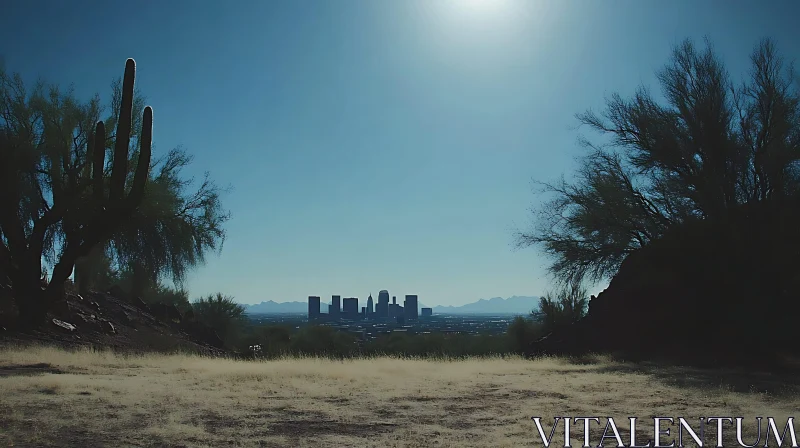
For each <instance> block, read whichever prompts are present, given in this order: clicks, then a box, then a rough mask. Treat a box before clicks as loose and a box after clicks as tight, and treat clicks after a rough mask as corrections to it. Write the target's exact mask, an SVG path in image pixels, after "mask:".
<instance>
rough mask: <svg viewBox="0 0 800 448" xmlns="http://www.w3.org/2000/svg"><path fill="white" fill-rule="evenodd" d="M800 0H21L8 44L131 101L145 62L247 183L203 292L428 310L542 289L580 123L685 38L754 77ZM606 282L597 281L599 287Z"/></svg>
mask: <svg viewBox="0 0 800 448" xmlns="http://www.w3.org/2000/svg"><path fill="white" fill-rule="evenodd" d="M799 6H800V5H799V4H798V3H797V2H790V1H784V2H777V1H776V2H744V1H726V2H722V1H706V2H690V1H675V2H655V1H649V2H648V1H610V0H609V1H595V2H589V1H583V2H578V1H548V2H540V1H522V0H518V1H514V0H494V1H493V0H463V1H458V0H428V1H415V0H408V1H388V0H385V1H368V0H363V1H356V0H329V1H308V0H292V1H288V0H287V1H277V0H275V1H272V0H259V1H236V2H233V1H232V2H211V1H204V0H195V1H182V0H181V1H179V0H169V1H158V2H157V1H141V2H122V1H107V2H85V1H70V2H64V1H61V0H58V1H46V2H45V1H37V0H25V1H16V2H7V4H6V5H4V7H3V8H4V13H3V15H2V16H0V41H2V42H4V43H5V44H4V45H3V46H2V47H0V54H1V55H2V57H3V58H4V59H5V63H6V68H7V69H8V70H9V71H15V72H19V73H21V74H22V75H23V77H24V78H25V79H26V80H29V81H32V80H34V79H36V78H37V77H42V78H44V79H46V80H48V81H51V82H54V83H59V84H63V85H66V84H70V83H72V84H73V85H74V87H75V91H76V93H77V94H78V95H79V96H80V97H83V98H88V97H89V96H90V95H91V94H93V93H100V94H101V96H102V97H103V98H104V99H105V98H108V97H109V95H110V83H111V81H112V80H113V79H114V78H116V77H118V76H120V75H121V73H122V70H123V67H124V63H125V59H126V58H128V57H133V58H134V59H136V61H137V70H138V71H137V80H136V81H137V87H138V88H140V89H141V90H142V92H143V93H144V94H145V95H146V96H147V97H148V104H150V105H152V106H153V108H154V115H155V125H154V143H155V145H156V151H157V152H158V153H160V154H163V153H164V152H166V151H167V150H169V149H170V148H172V147H175V146H177V145H183V146H184V147H185V148H186V149H187V150H189V151H190V152H191V153H192V154H193V155H194V156H195V160H194V163H193V165H192V170H191V173H192V174H195V175H198V176H199V175H201V174H202V173H203V172H204V171H210V172H211V174H212V177H213V178H214V179H215V180H216V181H217V182H219V183H220V184H223V185H227V184H230V185H231V186H232V187H233V188H234V189H233V191H232V192H231V193H229V194H227V195H226V196H225V197H224V204H225V206H226V207H227V208H228V209H229V210H230V211H231V213H232V219H231V221H230V222H229V225H228V232H229V235H228V239H227V241H226V242H225V246H224V249H223V251H222V253H221V254H220V255H219V256H217V255H211V256H210V257H209V259H208V263H207V264H206V265H205V266H203V267H201V268H199V269H197V270H196V271H194V272H193V273H192V274H191V275H190V277H189V279H188V283H187V285H188V289H189V290H190V292H191V294H192V297H197V296H199V295H201V294H206V293H211V292H216V291H222V292H224V293H226V294H231V295H234V296H235V297H236V299H237V300H239V301H240V302H242V303H256V302H260V301H262V300H275V301H279V302H282V301H292V300H304V299H305V297H307V296H308V295H319V296H322V297H325V298H329V297H330V295H331V294H340V295H342V296H353V297H361V298H362V299H364V298H366V296H367V295H368V294H369V293H370V292H372V294H373V296H375V297H377V293H378V290H380V289H388V290H389V292H390V294H392V295H397V296H398V297H402V296H404V295H405V294H418V295H419V300H420V301H421V302H422V303H425V304H428V305H457V304H463V303H467V302H472V301H475V300H477V299H479V298H489V297H494V296H503V297H508V296H511V295H539V294H540V293H542V292H544V291H545V290H547V289H548V288H549V284H550V282H549V278H548V276H547V274H546V271H545V269H544V268H545V266H546V260H545V259H543V258H542V256H541V254H540V253H539V252H538V251H537V250H536V249H527V250H521V251H514V250H512V243H513V232H514V230H515V229H517V228H525V227H526V226H528V224H529V223H530V218H531V215H530V211H529V209H530V208H531V206H535V204H536V203H537V201H538V200H539V199H537V197H536V196H535V195H534V194H533V192H532V185H531V180H532V179H534V178H535V179H541V180H552V179H554V178H557V177H558V176H560V175H561V174H562V173H569V172H570V171H571V170H572V169H573V168H574V166H575V165H574V158H575V157H576V156H578V155H579V154H580V153H581V150H580V148H579V147H578V145H577V144H576V140H577V138H578V136H579V130H578V129H576V121H575V119H574V114H575V113H576V112H581V111H584V110H585V109H587V108H590V107H591V108H599V107H601V106H602V104H603V100H604V97H605V96H607V95H610V94H611V93H613V92H620V93H622V94H623V95H628V94H631V93H632V92H633V91H634V89H635V88H636V87H637V86H638V85H640V84H647V85H650V86H653V87H656V84H655V79H654V76H653V73H654V71H655V70H657V69H659V68H660V67H661V66H662V65H663V64H664V63H665V62H666V59H667V57H668V56H669V53H670V50H671V48H672V46H673V45H675V44H677V43H678V42H680V41H681V40H682V39H684V38H687V37H689V38H694V39H696V40H697V41H698V43H699V40H700V39H701V38H702V37H703V36H704V35H708V36H709V37H711V39H712V40H713V42H714V44H715V47H716V49H717V50H718V51H719V53H720V54H721V55H722V56H723V58H724V59H725V60H726V61H727V62H728V68H729V70H730V72H731V74H732V75H733V76H734V77H739V76H741V75H742V74H744V73H746V70H747V69H748V66H747V62H748V59H747V58H748V55H749V52H750V50H751V49H752V47H753V45H754V44H755V43H756V42H757V41H758V39H760V38H761V37H765V36H771V37H773V38H775V39H776V40H777V42H778V45H779V48H780V49H781V50H782V51H783V52H784V54H786V55H787V56H789V57H790V58H795V57H797V56H799V55H800V51H798V50H800V39H798V37H800V31H798V30H800V28H798V26H797V17H798V16H800V14H799V13H800V7H799ZM602 286H604V285H597V286H596V287H595V288H593V291H597V289H598V288H601V287H602Z"/></svg>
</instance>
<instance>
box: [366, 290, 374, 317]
mask: <svg viewBox="0 0 800 448" xmlns="http://www.w3.org/2000/svg"><path fill="white" fill-rule="evenodd" d="M373 311H374V310H373V309H372V294H370V295H369V298H368V299H367V316H369V315H371V314H372V312H373Z"/></svg>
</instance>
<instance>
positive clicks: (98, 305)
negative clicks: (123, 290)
mask: <svg viewBox="0 0 800 448" xmlns="http://www.w3.org/2000/svg"><path fill="white" fill-rule="evenodd" d="M90 305H92V306H93V307H95V308H97V309H98V310H99V309H100V304H99V303H97V302H92V303H90Z"/></svg>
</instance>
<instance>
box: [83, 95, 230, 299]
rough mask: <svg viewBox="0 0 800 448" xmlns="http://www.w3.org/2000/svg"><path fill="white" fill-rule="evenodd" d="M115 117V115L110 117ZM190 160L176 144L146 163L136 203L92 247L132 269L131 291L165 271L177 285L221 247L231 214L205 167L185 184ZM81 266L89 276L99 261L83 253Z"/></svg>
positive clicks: (139, 102) (138, 292) (139, 291)
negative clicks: (198, 177)
mask: <svg viewBox="0 0 800 448" xmlns="http://www.w3.org/2000/svg"><path fill="white" fill-rule="evenodd" d="M120 98H121V90H120V83H119V82H116V83H115V84H114V85H113V96H112V106H114V105H116V104H118V103H119V101H120ZM134 104H135V107H144V106H143V105H144V100H143V97H142V96H141V95H138V94H137V95H136V96H135V98H134ZM114 119H115V117H114V116H112V117H111V118H110V120H114ZM191 161H192V158H191V156H190V155H188V154H187V153H186V151H185V150H183V149H182V148H175V149H173V150H171V151H169V153H167V155H166V156H165V157H164V158H163V159H161V160H157V161H156V162H155V163H154V164H153V166H152V167H151V173H152V174H151V177H150V180H149V182H148V184H147V188H146V189H145V194H144V197H143V199H142V203H141V205H140V207H139V208H138V209H137V210H136V212H135V213H134V214H133V215H132V216H131V217H130V219H128V220H127V221H125V223H123V225H122V226H121V227H120V228H119V229H118V230H117V231H116V232H115V233H114V234H113V235H112V237H111V238H110V239H109V240H108V242H107V244H105V245H104V246H103V247H102V248H97V249H96V250H98V251H105V252H106V256H107V257H108V258H112V259H113V260H114V262H115V264H116V265H117V266H118V268H119V269H124V270H127V271H129V272H130V273H131V274H132V275H133V277H132V278H131V282H130V283H129V287H130V289H129V292H130V293H131V295H133V296H144V294H145V290H147V289H148V285H155V284H157V283H159V282H160V280H161V278H162V277H164V276H168V277H171V280H172V282H173V283H174V284H175V285H177V286H178V287H179V289H180V287H181V286H182V284H183V280H184V279H185V276H186V273H187V271H188V270H189V269H191V268H192V267H194V266H196V265H198V264H201V263H203V262H204V259H205V254H206V252H207V251H209V250H215V249H218V248H221V246H222V244H223V242H224V239H225V231H224V228H223V224H224V223H225V222H226V221H227V220H228V219H229V218H230V214H229V213H227V212H226V211H225V210H223V209H222V204H221V201H220V195H221V193H222V191H223V190H222V189H220V188H219V187H218V186H217V185H216V184H215V183H214V182H213V181H212V180H211V178H210V176H209V173H207V172H206V173H205V175H204V178H203V180H202V182H201V183H200V185H199V187H198V188H197V189H195V190H190V188H191V186H192V184H193V183H194V179H191V178H189V179H186V178H184V177H183V176H182V172H181V171H182V170H183V168H185V167H186V166H188V165H189V164H190V163H191ZM99 258H100V257H96V258H95V260H97V259H99ZM82 261H83V260H82ZM81 267H82V269H81V270H80V272H85V273H86V275H89V276H91V275H92V273H93V272H94V271H95V270H96V269H98V268H101V267H102V265H98V264H97V263H93V260H92V259H86V260H85V265H82V266H81ZM76 277H78V273H77V272H76ZM87 280H90V278H87ZM79 283H81V284H80V285H79V286H80V288H81V289H82V290H84V291H85V290H88V288H89V286H90V285H89V283H90V282H89V281H84V282H79Z"/></svg>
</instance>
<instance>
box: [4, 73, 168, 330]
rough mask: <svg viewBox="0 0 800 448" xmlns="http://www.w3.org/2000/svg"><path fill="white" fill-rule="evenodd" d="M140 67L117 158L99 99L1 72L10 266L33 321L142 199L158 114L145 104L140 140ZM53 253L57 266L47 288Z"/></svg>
mask: <svg viewBox="0 0 800 448" xmlns="http://www.w3.org/2000/svg"><path fill="white" fill-rule="evenodd" d="M135 70H136V68H135V63H134V61H133V59H128V61H127V62H126V66H125V75H124V78H123V83H122V95H121V101H120V108H119V113H118V117H119V118H118V120H117V123H116V125H117V131H116V139H115V142H114V147H113V151H112V152H111V156H112V157H111V160H110V163H109V166H106V163H105V161H106V151H107V150H110V149H111V148H110V147H109V145H108V142H109V140H108V139H106V131H105V124H104V123H103V122H102V121H99V122H98V121H97V118H98V116H99V106H98V104H99V101H98V99H97V98H96V97H95V98H94V99H93V100H91V101H90V102H89V103H86V104H81V103H79V102H77V101H76V100H75V99H74V98H73V96H72V93H71V92H68V93H66V94H65V93H62V92H60V91H59V90H58V89H57V88H56V87H50V88H49V90H48V92H45V89H44V87H45V86H44V84H42V83H39V84H37V85H36V87H35V88H34V89H33V91H32V92H31V93H30V94H28V93H27V92H26V90H25V87H24V84H23V83H22V80H21V78H20V77H19V76H18V75H17V76H15V77H9V76H7V75H6V74H5V72H2V73H0V170H1V171H0V182H2V184H1V185H0V191H3V194H2V195H0V266H2V270H3V271H5V272H7V273H8V276H9V278H10V279H11V283H12V288H13V291H14V297H15V302H16V304H17V308H18V309H19V313H20V323H21V324H22V326H23V327H33V326H37V325H39V324H40V323H42V322H43V321H44V317H45V315H46V312H47V307H48V306H49V304H50V303H51V302H53V301H54V300H56V299H57V298H58V297H59V296H60V295H61V294H63V285H64V282H65V281H66V280H67V278H68V277H69V276H70V275H71V274H72V271H73V268H74V266H75V261H76V260H77V259H78V258H79V257H81V256H85V255H88V254H89V252H90V251H91V249H92V248H93V247H95V246H96V245H98V244H99V243H101V242H102V241H104V240H106V239H107V238H109V237H110V236H111V235H112V234H113V232H114V231H115V230H116V229H117V228H118V227H119V226H120V224H121V223H122V222H124V221H125V220H126V219H128V218H129V217H130V216H131V215H132V214H133V212H134V211H135V210H136V209H137V207H138V206H139V203H140V202H141V200H142V197H143V195H144V190H145V184H146V183H147V179H148V176H149V167H150V153H151V141H152V122H153V112H152V109H151V108H149V107H146V108H144V111H143V115H142V121H141V132H140V133H139V135H138V137H136V138H134V139H131V129H132V123H133V121H134V119H133V116H132V106H133V90H134V78H135ZM95 122H96V123H97V124H96V126H95V125H94V123H95ZM136 142H138V146H139V149H138V157H137V158H136V162H137V163H136V164H135V166H131V164H129V159H128V154H129V150H130V146H131V143H136ZM131 173H133V175H132V176H131ZM128 186H129V187H128ZM43 260H47V261H50V262H52V263H53V264H54V267H53V270H52V275H51V278H50V282H49V284H48V285H47V287H45V288H44V289H42V287H41V277H40V276H41V273H42V262H43Z"/></svg>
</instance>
